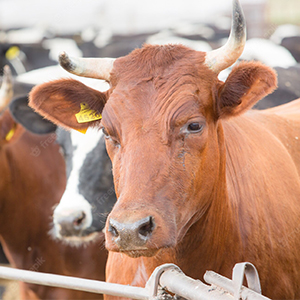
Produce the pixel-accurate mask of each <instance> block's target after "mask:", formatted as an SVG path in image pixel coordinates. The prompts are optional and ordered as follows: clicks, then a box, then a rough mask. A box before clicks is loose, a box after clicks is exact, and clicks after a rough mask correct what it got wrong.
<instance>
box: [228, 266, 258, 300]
mask: <svg viewBox="0 0 300 300" xmlns="http://www.w3.org/2000/svg"><path fill="white" fill-rule="evenodd" d="M244 276H246V280H247V284H248V288H249V289H251V290H253V291H255V292H257V293H258V294H261V286H260V281H259V276H258V272H257V270H256V268H255V267H254V265H253V264H251V263H249V262H245V263H238V264H236V265H235V266H234V268H233V271H232V281H233V285H234V300H240V299H241V292H242V285H243V281H244Z"/></svg>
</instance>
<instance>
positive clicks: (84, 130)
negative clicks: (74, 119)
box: [75, 128, 87, 134]
mask: <svg viewBox="0 0 300 300" xmlns="http://www.w3.org/2000/svg"><path fill="white" fill-rule="evenodd" d="M75 130H77V131H79V132H81V133H83V134H86V132H87V128H84V129H75Z"/></svg>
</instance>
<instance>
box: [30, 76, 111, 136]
mask: <svg viewBox="0 0 300 300" xmlns="http://www.w3.org/2000/svg"><path fill="white" fill-rule="evenodd" d="M106 101H107V95H106V94H105V93H101V92H99V91H96V90H94V89H92V88H90V87H87V86H86V85H84V84H83V83H81V82H79V81H77V80H73V79H60V80H56V81H52V82H48V83H44V84H41V85H38V86H36V87H34V88H33V89H32V91H31V92H30V94H29V106H31V107H32V108H33V109H34V110H35V111H37V112H38V113H39V114H41V115H42V116H44V117H45V118H46V119H48V120H50V121H51V122H53V123H55V124H57V125H59V126H62V127H65V128H67V129H75V130H78V131H81V132H85V131H86V130H87V128H88V127H90V126H95V125H96V124H97V123H99V122H100V120H101V118H102V116H101V113H102V110H103V108H104V105H105V103H106Z"/></svg>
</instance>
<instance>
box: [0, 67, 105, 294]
mask: <svg viewBox="0 0 300 300" xmlns="http://www.w3.org/2000/svg"><path fill="white" fill-rule="evenodd" d="M7 72H8V71H7ZM11 98H12V84H11V81H10V79H9V76H8V77H5V78H4V81H3V84H2V88H1V90H0V99H1V100H0V107H1V109H0V174H1V177H0V207H1V220H0V240H1V244H2V245H3V249H4V252H5V254H6V256H7V258H8V260H9V262H10V264H11V265H12V266H13V267H16V268H20V269H27V270H33V271H40V272H48V273H55V274H63V275H70V276H78V277H85V278H91V279H98V280H104V269H105V262H106V257H107V253H106V251H105V250H104V249H103V247H102V244H103V242H104V241H103V240H101V238H100V237H99V239H98V240H97V241H95V243H93V244H91V245H89V247H86V248H84V249H82V248H73V247H70V246H68V245H65V244H63V243H58V242H57V241H54V240H53V239H51V238H50V236H49V233H48V232H49V230H50V223H51V214H52V211H53V206H54V205H56V204H57V203H58V201H59V199H60V197H61V195H62V193H63V191H64V189H65V184H66V170H65V161H64V157H63V155H62V153H61V152H62V151H61V149H60V146H59V145H58V144H57V143H56V142H55V140H56V134H55V130H56V126H54V125H53V124H52V123H49V122H45V121H46V120H44V119H43V118H42V117H40V116H38V115H37V114H34V115H33V114H31V116H30V117H29V116H28V113H32V110H29V109H26V107H25V106H20V105H19V104H20V102H22V103H27V101H28V100H27V96H25V97H23V98H19V99H16V100H15V101H13V102H10V100H11ZM18 102H19V104H18V105H17V103H18ZM8 105H10V108H11V110H12V111H13V114H14V115H16V117H18V115H19V114H20V113H21V114H27V116H28V118H29V119H30V120H31V123H30V127H31V129H32V130H34V131H35V132H38V133H39V135H37V134H33V133H31V132H29V131H28V130H27V129H25V128H24V127H23V126H22V125H20V124H19V123H18V122H16V121H15V119H14V118H13V117H12V114H11V112H10V110H9V109H8ZM19 108H20V109H19ZM99 297H101V296H100V295H97V294H91V293H85V292H81V291H74V290H67V289H61V288H52V287H45V286H39V285H34V284H26V283H20V296H19V298H18V299H21V300H23V299H24V300H25V299H26V300H28V299H32V300H33V299H45V300H46V299H47V300H48V299H99Z"/></svg>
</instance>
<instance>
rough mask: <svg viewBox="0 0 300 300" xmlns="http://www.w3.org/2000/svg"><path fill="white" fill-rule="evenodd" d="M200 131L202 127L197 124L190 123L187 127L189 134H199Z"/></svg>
mask: <svg viewBox="0 0 300 300" xmlns="http://www.w3.org/2000/svg"><path fill="white" fill-rule="evenodd" d="M202 129H203V125H202V124H200V123H198V122H193V123H190V124H189V125H188V127H187V130H188V131H189V132H194V133H196V132H200V131H202Z"/></svg>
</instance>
